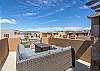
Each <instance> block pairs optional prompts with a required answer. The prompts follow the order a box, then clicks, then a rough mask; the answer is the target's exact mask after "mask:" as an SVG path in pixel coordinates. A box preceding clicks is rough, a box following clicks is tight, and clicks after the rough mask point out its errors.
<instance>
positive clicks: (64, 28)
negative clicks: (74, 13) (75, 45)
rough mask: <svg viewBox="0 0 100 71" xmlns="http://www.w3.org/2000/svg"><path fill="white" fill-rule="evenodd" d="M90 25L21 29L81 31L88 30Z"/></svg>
mask: <svg viewBox="0 0 100 71" xmlns="http://www.w3.org/2000/svg"><path fill="white" fill-rule="evenodd" d="M90 29H91V27H39V28H35V29H32V28H28V29H25V30H24V29H23V31H40V32H52V31H82V30H90Z"/></svg>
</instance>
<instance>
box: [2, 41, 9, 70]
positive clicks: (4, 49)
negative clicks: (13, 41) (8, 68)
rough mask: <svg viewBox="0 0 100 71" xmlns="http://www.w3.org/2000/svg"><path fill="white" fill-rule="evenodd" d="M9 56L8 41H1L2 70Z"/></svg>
mask: <svg viewBox="0 0 100 71" xmlns="http://www.w3.org/2000/svg"><path fill="white" fill-rule="evenodd" d="M8 54H9V46H8V39H1V40H0V70H1V68H2V66H3V64H4V62H5V60H6V58H7V56H8Z"/></svg>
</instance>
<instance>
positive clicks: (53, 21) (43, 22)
mask: <svg viewBox="0 0 100 71" xmlns="http://www.w3.org/2000/svg"><path fill="white" fill-rule="evenodd" d="M55 21H57V20H50V21H46V22H42V23H39V24H46V23H50V22H55Z"/></svg>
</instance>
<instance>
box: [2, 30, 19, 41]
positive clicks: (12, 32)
mask: <svg viewBox="0 0 100 71" xmlns="http://www.w3.org/2000/svg"><path fill="white" fill-rule="evenodd" d="M0 31H1V34H0V36H1V39H4V38H6V37H4V34H9V38H18V37H19V35H18V34H15V32H18V31H15V30H7V29H1V30H0Z"/></svg>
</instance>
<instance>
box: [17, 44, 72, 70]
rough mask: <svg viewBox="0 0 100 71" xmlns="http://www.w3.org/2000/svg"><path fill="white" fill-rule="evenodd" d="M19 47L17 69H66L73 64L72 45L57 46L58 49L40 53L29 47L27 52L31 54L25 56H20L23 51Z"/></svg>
mask: <svg viewBox="0 0 100 71" xmlns="http://www.w3.org/2000/svg"><path fill="white" fill-rule="evenodd" d="M21 46H22V45H21ZM19 48H20V46H19ZM19 48H17V61H16V62H17V63H16V70H17V71H65V70H66V69H68V68H69V67H72V66H73V63H72V62H73V59H72V58H73V57H72V48H71V47H68V48H61V47H58V46H56V48H57V49H55V50H48V51H44V52H39V53H35V52H34V51H33V53H31V52H30V50H32V49H30V50H29V49H28V50H29V52H27V53H28V54H29V53H30V55H28V56H25V57H24V58H23V57H21V56H20V55H21V51H19V50H20V49H19ZM24 49H25V48H24ZM22 53H24V52H22ZM25 54H26V53H25ZM20 57H21V58H20ZM25 58H26V59H25Z"/></svg>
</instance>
